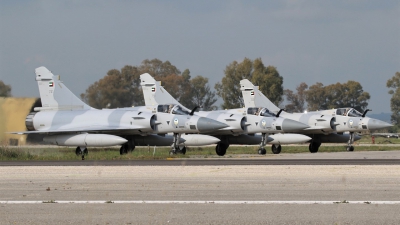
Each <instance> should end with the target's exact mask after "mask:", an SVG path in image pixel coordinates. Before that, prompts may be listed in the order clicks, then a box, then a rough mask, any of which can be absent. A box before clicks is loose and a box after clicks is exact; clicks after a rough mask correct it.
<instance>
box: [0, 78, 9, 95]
mask: <svg viewBox="0 0 400 225" xmlns="http://www.w3.org/2000/svg"><path fill="white" fill-rule="evenodd" d="M10 96H11V86H10V85H6V84H5V83H4V82H3V81H1V80H0V97H10Z"/></svg>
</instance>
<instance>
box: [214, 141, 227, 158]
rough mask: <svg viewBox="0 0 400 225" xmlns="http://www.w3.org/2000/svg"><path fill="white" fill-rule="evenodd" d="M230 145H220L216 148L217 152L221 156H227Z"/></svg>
mask: <svg viewBox="0 0 400 225" xmlns="http://www.w3.org/2000/svg"><path fill="white" fill-rule="evenodd" d="M228 147H229V145H227V144H224V143H218V144H217V146H215V152H216V153H217V155H219V156H224V155H225V154H226V149H228Z"/></svg>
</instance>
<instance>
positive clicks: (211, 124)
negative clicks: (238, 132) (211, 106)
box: [197, 117, 229, 132]
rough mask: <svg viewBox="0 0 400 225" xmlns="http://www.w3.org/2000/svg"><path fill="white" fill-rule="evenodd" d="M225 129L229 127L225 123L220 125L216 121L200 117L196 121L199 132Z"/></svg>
mask: <svg viewBox="0 0 400 225" xmlns="http://www.w3.org/2000/svg"><path fill="white" fill-rule="evenodd" d="M225 127H229V126H228V125H226V124H225V123H221V122H218V121H216V120H213V119H209V118H205V117H201V118H199V120H198V121H197V129H198V130H199V131H200V132H210V131H215V130H219V129H222V128H225Z"/></svg>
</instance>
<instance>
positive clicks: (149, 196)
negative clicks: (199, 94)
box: [0, 151, 400, 224]
mask: <svg viewBox="0 0 400 225" xmlns="http://www.w3.org/2000/svg"><path fill="white" fill-rule="evenodd" d="M353 153H354V154H353ZM353 153H348V152H343V153H318V154H310V153H308V154H282V155H267V156H250V155H242V156H239V157H241V158H239V159H231V158H228V157H226V158H222V159H203V160H201V159H186V160H162V161H106V162H102V161H90V160H89V161H83V162H82V161H79V160H77V161H63V162H31V161H29V162H0V218H1V222H0V224H398V221H400V215H399V213H398V212H399V211H400V194H399V193H400V165H399V164H398V160H399V158H400V151H388V152H353ZM274 161H278V162H279V163H281V164H275V165H274V164H273V163H274ZM317 161H320V162H322V163H319V164H318V163H317ZM159 162H160V163H161V164H160V165H156V164H154V163H159ZM330 162H334V163H335V164H332V163H331V164H329V163H330ZM262 163H264V164H262ZM321 164H328V165H321ZM53 202H54V203H53ZM57 202H58V203H57Z"/></svg>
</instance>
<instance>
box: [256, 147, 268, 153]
mask: <svg viewBox="0 0 400 225" xmlns="http://www.w3.org/2000/svg"><path fill="white" fill-rule="evenodd" d="M258 154H259V155H265V154H267V150H266V149H265V148H259V149H258Z"/></svg>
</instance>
